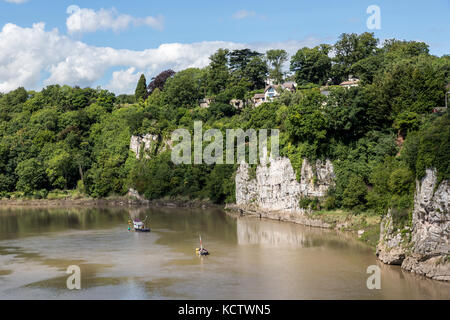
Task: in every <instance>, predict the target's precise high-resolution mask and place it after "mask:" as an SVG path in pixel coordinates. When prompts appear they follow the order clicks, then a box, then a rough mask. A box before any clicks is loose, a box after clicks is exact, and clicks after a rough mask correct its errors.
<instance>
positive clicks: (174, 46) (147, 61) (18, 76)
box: [0, 0, 450, 94]
mask: <svg viewBox="0 0 450 320" xmlns="http://www.w3.org/2000/svg"><path fill="white" fill-rule="evenodd" d="M373 5H375V6H377V7H378V8H379V9H380V16H379V17H380V19H379V21H380V25H379V28H377V29H369V27H368V24H367V20H368V19H369V18H370V17H371V16H372V15H373V13H374V12H372V11H371V12H369V13H368V12H367V9H368V7H369V6H373ZM449 14H450V0H428V1H423V0H409V1H405V0H395V1H392V0H340V1H335V0H322V1H306V0H294V1H291V0H285V1H282V2H276V1H273V0H271V1H266V0H258V1H256V0H246V1H242V0H241V1H235V0H222V1H217V0H214V1H212V0H195V1H178V0H172V1H154V0H126V1H124V0H109V1H106V0H96V1H76V0H69V1H66V0H0V92H9V91H11V90H14V89H16V88H17V87H20V86H23V87H25V88H26V89H28V90H40V89H41V88H43V87H45V86H47V85H50V84H61V85H63V84H68V85H72V86H73V85H78V86H80V87H88V86H90V87H97V86H101V87H103V88H105V89H108V90H111V91H113V92H115V93H116V94H122V93H133V92H134V89H135V86H136V83H137V81H138V78H139V76H140V75H141V74H142V73H144V74H145V76H146V77H147V79H148V80H149V79H151V78H152V77H154V76H156V75H157V74H158V73H160V72H161V71H163V70H165V69H168V68H171V69H174V70H175V71H179V70H182V69H185V68H188V67H199V68H200V67H204V66H206V65H207V64H208V63H209V56H210V55H211V54H213V53H214V52H215V51H216V50H217V49H219V48H229V49H238V48H251V49H253V50H257V51H260V52H265V51H266V50H269V49H273V48H277V49H278V48H281V49H285V50H286V51H288V53H289V54H291V55H292V54H294V53H295V52H296V51H297V50H298V49H301V48H302V47H305V46H306V47H313V46H316V45H318V44H321V43H328V44H333V43H335V42H336V41H337V39H338V38H339V36H340V34H342V33H362V32H366V31H367V32H374V34H375V36H376V37H377V38H379V39H380V40H381V41H383V40H384V39H391V38H397V39H401V40H415V41H424V42H426V43H427V44H429V46H430V52H431V53H432V54H434V55H437V56H442V55H444V54H450V41H449V39H450V37H449V34H450V19H449ZM371 21H373V20H371Z"/></svg>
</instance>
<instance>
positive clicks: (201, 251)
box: [195, 236, 209, 256]
mask: <svg viewBox="0 0 450 320" xmlns="http://www.w3.org/2000/svg"><path fill="white" fill-rule="evenodd" d="M195 252H196V253H197V254H198V255H199V256H209V252H208V250H206V249H205V248H203V242H202V236H200V248H197V249H195Z"/></svg>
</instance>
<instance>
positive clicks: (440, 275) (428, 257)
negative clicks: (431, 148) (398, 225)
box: [402, 169, 450, 281]
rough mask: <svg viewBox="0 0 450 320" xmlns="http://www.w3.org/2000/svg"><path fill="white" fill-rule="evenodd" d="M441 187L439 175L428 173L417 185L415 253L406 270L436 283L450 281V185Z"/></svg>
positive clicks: (413, 236) (414, 230) (413, 251)
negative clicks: (438, 182) (438, 181)
mask: <svg viewBox="0 0 450 320" xmlns="http://www.w3.org/2000/svg"><path fill="white" fill-rule="evenodd" d="M436 186H437V176H436V171H435V170H431V169H428V170H427V171H426V174H425V177H424V178H423V179H422V181H420V182H419V181H418V182H417V183H416V196H415V199H414V211H413V220H412V234H411V241H412V244H413V248H412V253H411V255H410V256H408V257H406V259H405V260H404V261H403V263H402V268H404V269H406V270H409V271H411V272H415V273H418V274H422V275H425V276H427V277H429V278H433V279H436V280H445V281H450V260H449V257H450V241H449V238H450V237H449V235H450V210H449V208H450V181H449V180H444V181H442V182H441V183H440V184H439V186H438V187H437V188H436Z"/></svg>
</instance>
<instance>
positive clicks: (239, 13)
mask: <svg viewBox="0 0 450 320" xmlns="http://www.w3.org/2000/svg"><path fill="white" fill-rule="evenodd" d="M255 15H256V13H255V11H247V10H239V11H237V12H235V13H234V14H233V18H234V19H239V20H240V19H245V18H249V17H253V16H255Z"/></svg>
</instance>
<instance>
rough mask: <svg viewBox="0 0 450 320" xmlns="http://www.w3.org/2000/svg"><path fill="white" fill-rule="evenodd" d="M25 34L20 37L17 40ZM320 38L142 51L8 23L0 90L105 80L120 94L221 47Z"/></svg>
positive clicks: (0, 47)
mask: <svg viewBox="0 0 450 320" xmlns="http://www.w3.org/2000/svg"><path fill="white" fill-rule="evenodd" d="M17 39H20V41H17ZM319 43H320V40H318V39H315V38H308V39H306V40H304V41H294V40H292V41H286V42H277V43H266V42H262V43H253V44H245V43H236V42H224V41H205V42H196V43H190V44H181V43H167V44H162V45H160V46H159V47H157V48H152V49H146V50H142V51H137V50H124V49H121V50H119V49H113V48H109V47H97V46H91V45H87V44H86V43H83V42H81V41H75V40H73V39H72V38H70V37H68V36H65V35H62V34H60V33H59V32H58V30H57V29H53V30H50V31H47V30H45V25H44V23H37V24H34V25H33V26H32V27H31V28H22V27H19V26H17V25H15V24H10V23H9V24H6V25H5V26H4V27H3V29H1V30H0V92H8V91H11V90H14V89H16V88H17V87H19V86H24V87H26V88H27V89H40V88H42V86H45V85H49V84H61V85H62V84H68V85H79V86H81V87H85V86H96V85H97V84H98V83H99V82H100V81H101V82H104V81H105V80H106V81H107V82H108V81H109V83H108V84H107V85H106V87H108V88H109V89H111V90H112V91H114V92H116V93H132V92H133V90H134V87H135V85H136V81H137V80H136V79H137V75H140V74H141V73H144V74H145V75H146V76H147V78H150V77H152V76H155V75H157V74H158V73H159V72H161V71H163V70H165V69H169V68H171V69H173V70H175V71H179V70H182V69H185V68H189V67H198V68H201V67H204V66H206V65H208V63H209V56H210V55H211V54H213V53H214V52H215V51H216V50H217V49H219V48H228V49H243V48H250V49H253V50H257V51H259V52H265V51H266V50H268V49H272V48H282V49H285V50H286V51H288V53H289V54H293V53H295V52H296V51H297V50H298V49H299V48H302V47H304V46H309V47H311V46H315V45H317V44H319ZM112 69H116V70H119V71H115V72H113V74H112V77H111V79H105V76H106V75H107V74H108V72H110V70H112Z"/></svg>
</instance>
